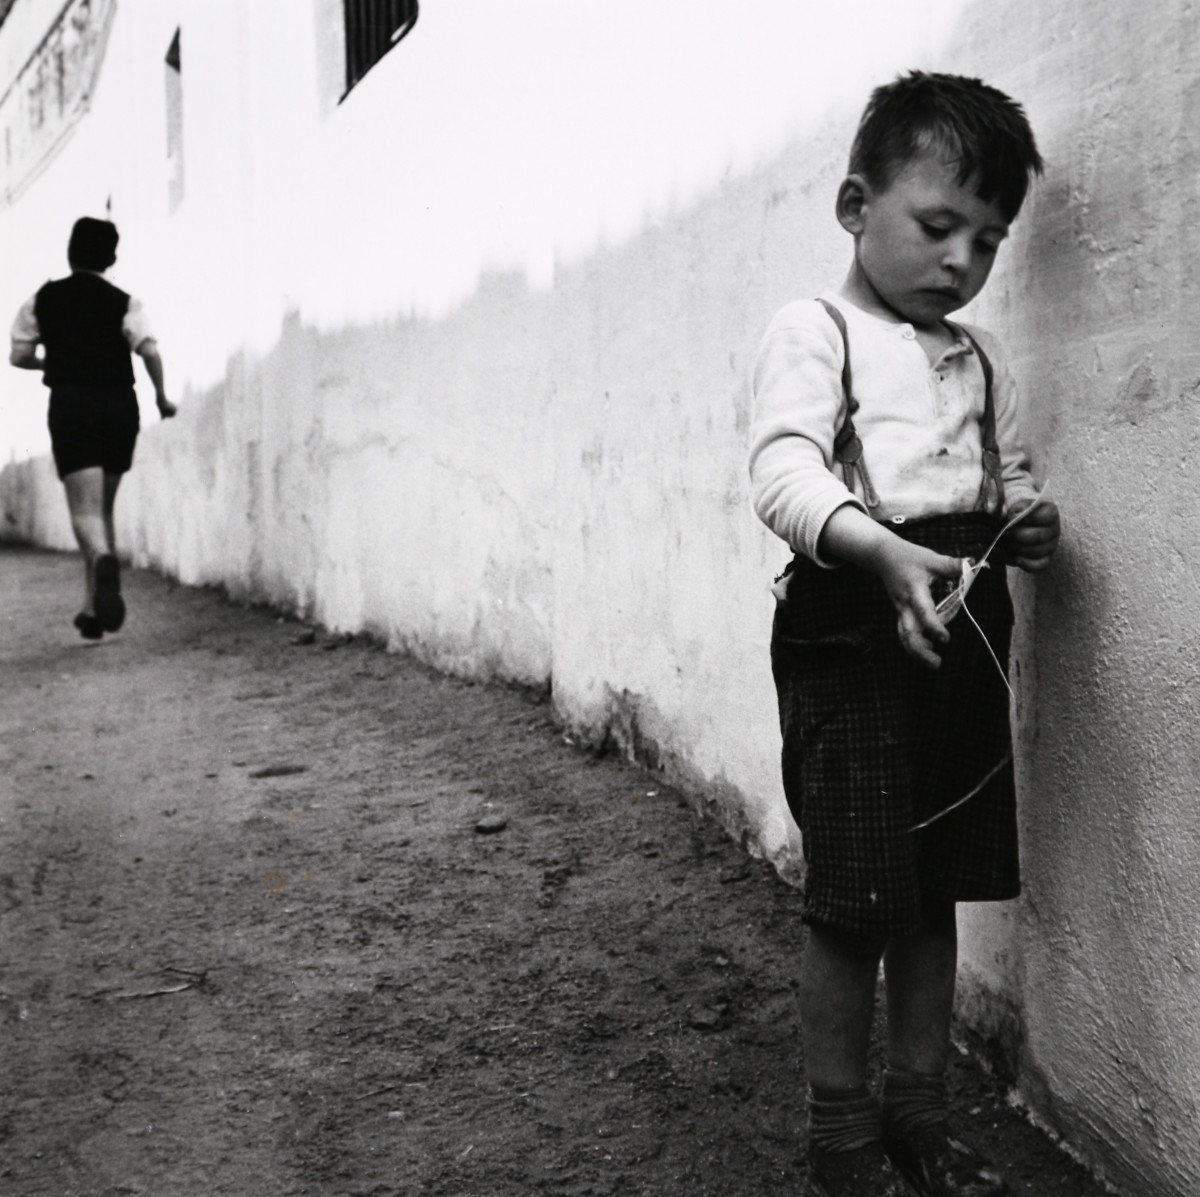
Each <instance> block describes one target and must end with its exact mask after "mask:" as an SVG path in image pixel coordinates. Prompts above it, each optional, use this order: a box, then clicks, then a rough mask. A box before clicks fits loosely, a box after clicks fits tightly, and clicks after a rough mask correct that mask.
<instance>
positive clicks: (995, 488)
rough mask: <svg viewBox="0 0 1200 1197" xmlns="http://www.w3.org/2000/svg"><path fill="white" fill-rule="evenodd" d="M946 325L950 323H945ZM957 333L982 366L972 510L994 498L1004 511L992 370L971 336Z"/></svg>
mask: <svg viewBox="0 0 1200 1197" xmlns="http://www.w3.org/2000/svg"><path fill="white" fill-rule="evenodd" d="M947 323H948V324H949V321H947ZM950 327H951V328H953V329H954V330H955V331H956V332H959V333H961V334H962V335H963V336H964V337H966V339H967V341H968V342H969V343H970V345H971V348H972V349H974V350H975V353H976V354H977V355H978V357H979V364H980V365H981V366H982V367H983V427H982V429H981V432H982V440H983V480H982V481H981V482H980V484H979V497H978V499H976V501H975V507H976V509H977V510H980V511H987V510H988V509H989V508H990V507H991V505H992V504H991V502H990V501H989V500H991V499H993V498H994V499H995V501H996V509H997V510H999V511H1003V510H1004V476H1003V472H1002V467H1001V461H1000V446H999V445H998V444H997V442H996V401H995V398H994V389H995V388H994V386H993V383H994V381H995V371H994V370H993V369H992V363H991V361H990V360H989V358H988V355H987V354H986V353H984V352H983V347H982V346H981V345H980V344H979V342H978V341H977V340H976V339H975V338H974V337H973V336H971V334H970V333H969V332H967V330H966V329H965V328H963V326H962V325H961V324H951V325H950Z"/></svg>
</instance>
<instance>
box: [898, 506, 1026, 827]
mask: <svg viewBox="0 0 1200 1197" xmlns="http://www.w3.org/2000/svg"><path fill="white" fill-rule="evenodd" d="M1045 494H1046V487H1045V486H1043V487H1042V489H1041V491H1040V492H1039V493H1038V496H1037V498H1036V499H1034V501H1033V502H1032V503H1030V504H1029V506H1028V507H1025V508H1022V510H1020V511H1019V512H1017V514H1016V515H1015V516H1013V518H1012V519H1010V520H1009V521H1008V523H1007V524H1005V525H1004V527H1003V528H1001V529H1000V531H999V532H997V533H996V536H995V539H994V540H993V541H992V543H991V544H990V545H988V547H987V552H985V553H984V554H983V556H982V557H980V559H979V562H978V564H977V565H973V566H972V573H971V581H970V582H968V581H967V580H966V578H965V577H964V578H963V580H962V581H961V582H960V583H959V584H958V589H960V590H961V591H962V594H961V596H960V607H959V610H961V611H965V612H966V615H967V618H968V619H969V620H970V621H971V625H972V626H973V627H974V628H975V630H976V631H977V632H978V633H979V638H980V639H981V640H982V641H983V646H984V648H986V649H987V650H988V656H990V657H991V658H992V661H993V663H994V664H995V666H996V672H997V673H999V674H1000V680H1001V681H1002V682H1003V683H1004V688H1005V689H1006V690H1007V691H1008V693H1009V697H1010V698H1011V699H1012V700H1013V701H1014V702H1016V699H1017V696H1016V694H1015V693H1014V691H1013V688H1012V685H1011V684H1010V682H1009V680H1008V674H1007V673H1005V672H1004V666H1003V665H1001V664H1000V658H999V657H997V656H996V651H995V649H993V648H992V644H991V641H990V640H988V638H987V634H986V633H985V632H984V630H983V628H981V627H980V626H979V623H978V621H977V620H976V618H975V616H974V615H972V614H971V609H970V608H969V607H968V606H967V591H968V590H970V588H971V583H973V582H974V581H975V578H976V577H978V575H979V573H980V571H981V570H982V569H983V568H984V566H986V565H987V559H988V557H990V556H991V553H992V550H993V549H994V548H995V547H996V546H997V545H998V544H999V543H1000V539H1001V537H1002V536H1003V535H1004V534H1005V532H1007V531H1008V530H1009V529H1010V528H1011V527H1013V526H1014V525H1015V524H1018V523H1020V521H1021V520H1023V519H1024V518H1025V517H1026V516H1027V515H1028V514H1029V513H1030V512H1031V511H1032V510H1033V509H1034V508H1035V507H1039V506H1041V504H1042V503H1044V502H1045V501H1046V500H1045V497H1044V496H1045ZM953 597H954V594H953V593H952V594H950V595H948V596H947V598H945V599H943V600H942V602H943V603H947V602H948V601H949V599H951V598H953ZM957 614H958V612H957V611H956V612H955V615H957ZM1011 760H1012V750H1011V749H1009V751H1008V752H1006V753H1005V754H1004V757H1003V758H1002V759H1001V761H1000V763H999V764H997V765H996V766H995V767H994V768H993V769H991V770H990V771H989V772H988V773H987V775H986V776H985V777H984V779H983V780H982V781H981V782H980V783H979V784H978V785H977V786H975V788H974V789H972V790H970V791H969V792H968V793H967V794H964V795H963V797H961V798H959V799H958V800H957V801H955V802H952V803H951V804H950V805H949V806H947V807H946V808H945V809H944V810H940V811H938V813H937V814H936V815H932V816H930V817H929V818H928V819H926V820H925V822H924V823H918V824H917V825H916V826H915V827H910V828H909V829H908V830H909V832H910V833H911V832H914V831H922V830H924V829H925V828H926V827H928V826H929V825H930V824H931V823H936V822H937V821H938V820H939V819H941V818H944V817H945V816H946V815H948V814H950V812H951V811H955V810H958V808H959V807H960V806H963V805H964V804H965V803H967V802H970V800H971V799H972V798H974V797H975V795H976V794H978V793H979V791H980V790H982V789H983V787H984V786H985V785H987V783H988V782H989V781H991V780H992V778H993V777H995V776H996V774H997V773H999V772H1000V770H1001V769H1003V768H1004V766H1005V765H1007V764H1008V762H1009V761H1011Z"/></svg>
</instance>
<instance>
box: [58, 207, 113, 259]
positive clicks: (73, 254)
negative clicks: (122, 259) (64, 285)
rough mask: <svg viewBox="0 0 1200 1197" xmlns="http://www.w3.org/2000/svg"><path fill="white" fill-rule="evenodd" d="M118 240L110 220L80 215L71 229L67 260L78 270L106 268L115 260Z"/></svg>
mask: <svg viewBox="0 0 1200 1197" xmlns="http://www.w3.org/2000/svg"><path fill="white" fill-rule="evenodd" d="M118 240H119V235H118V233H117V226H116V225H115V224H113V222H112V221H111V220H97V219H96V218H95V217H94V216H81V217H80V218H79V219H78V220H77V221H76V222H75V227H74V228H73V229H72V230H71V240H70V241H69V242H68V243H67V261H68V262H69V263H70V264H71V265H72V266H73V267H74V268H76V269H78V270H107V269H108V268H109V267H110V266H111V265H112V264H113V263H114V262H115V261H116V260H117V241H118Z"/></svg>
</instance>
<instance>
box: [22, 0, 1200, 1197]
mask: <svg viewBox="0 0 1200 1197" xmlns="http://www.w3.org/2000/svg"><path fill="white" fill-rule="evenodd" d="M956 21H957V24H956V26H955V30H954V34H953V37H951V38H950V40H949V41H948V42H947V43H945V44H944V46H943V48H942V49H941V50H940V51H939V52H938V55H937V61H936V63H935V64H934V65H937V66H939V67H942V68H946V69H953V70H957V71H964V72H968V73H978V74H981V75H983V76H984V77H986V78H988V79H989V80H991V81H992V82H995V83H996V84H997V85H999V86H1001V87H1004V88H1005V89H1006V90H1009V91H1011V92H1012V93H1013V94H1014V95H1017V96H1019V97H1020V98H1021V99H1022V100H1023V101H1024V102H1025V103H1026V106H1027V108H1028V110H1029V113H1030V116H1031V118H1032V120H1033V123H1034V125H1035V128H1036V129H1037V130H1038V132H1039V137H1040V140H1041V144H1042V148H1043V150H1044V152H1045V154H1046V157H1047V160H1048V163H1049V168H1048V172H1047V176H1046V179H1045V180H1044V181H1043V182H1042V183H1041V185H1040V186H1039V187H1038V188H1037V189H1036V191H1035V193H1034V195H1033V197H1032V199H1031V201H1030V204H1029V206H1028V208H1027V210H1026V212H1025V213H1023V214H1022V217H1021V219H1020V221H1019V222H1018V225H1017V226H1016V229H1015V231H1014V237H1013V238H1012V240H1011V242H1010V244H1009V245H1007V246H1006V247H1005V250H1004V253H1003V260H1002V264H1001V265H1000V266H999V267H998V268H997V271H996V275H995V277H994V279H993V281H992V283H991V284H990V285H989V288H988V291H987V292H985V295H984V297H983V298H982V299H981V300H980V302H979V303H978V304H977V305H976V308H975V310H974V311H973V312H971V313H968V315H969V316H971V317H972V318H975V319H977V320H978V321H979V322H980V323H983V324H985V325H987V326H989V327H991V328H992V329H993V330H994V331H996V332H997V333H998V334H999V335H1000V336H1001V337H1002V338H1003V339H1004V341H1005V342H1006V344H1007V345H1008V346H1009V349H1010V353H1011V355H1012V357H1013V362H1014V367H1015V369H1016V373H1017V375H1018V378H1019V379H1020V381H1021V383H1022V386H1023V389H1024V392H1025V396H1026V401H1027V404H1028V411H1029V420H1030V422H1031V427H1032V428H1033V430H1034V433H1035V444H1036V460H1037V465H1038V468H1039V470H1040V471H1041V472H1042V473H1043V474H1044V476H1046V477H1047V479H1048V481H1049V484H1050V487H1051V493H1052V495H1053V496H1054V497H1055V498H1056V500H1057V501H1058V503H1059V505H1060V507H1061V508H1062V511H1063V517H1064V527H1065V531H1064V542H1063V548H1062V551H1061V553H1060V556H1059V559H1058V560H1057V562H1056V564H1055V566H1054V568H1053V570H1052V571H1050V572H1049V573H1047V574H1046V575H1044V576H1043V577H1042V578H1041V579H1039V581H1038V583H1037V584H1036V586H1034V585H1030V584H1028V582H1027V580H1025V579H1020V578H1017V579H1014V585H1015V588H1016V590H1017V594H1018V607H1019V613H1020V625H1019V628H1018V636H1017V645H1016V652H1015V664H1014V675H1015V676H1014V680H1015V682H1016V691H1017V699H1016V709H1015V714H1016V723H1017V731H1018V774H1019V781H1020V789H1021V819H1022V834H1023V851H1024V876H1025V886H1026V889H1025V895H1024V897H1023V898H1022V900H1021V901H1020V902H1019V903H1017V904H1014V905H1013V906H1011V907H1009V908H1006V909H996V910H992V909H983V908H978V909H968V910H967V911H966V912H965V914H964V920H963V922H964V934H963V940H964V943H963V957H964V959H963V974H964V981H965V984H964V987H963V989H964V998H963V1007H962V1008H963V1012H964V1014H966V1015H967V1016H968V1017H969V1018H970V1019H971V1020H972V1021H973V1022H974V1023H975V1024H976V1025H978V1026H980V1027H981V1028H982V1029H984V1030H985V1031H986V1032H990V1033H993V1034H998V1035H1001V1036H1002V1038H1003V1040H1004V1042H1005V1044H1006V1045H1007V1047H1008V1049H1009V1050H1010V1052H1011V1053H1012V1056H1013V1059H1014V1060H1015V1062H1016V1063H1017V1065H1018V1067H1019V1075H1020V1089H1021V1092H1022V1093H1023V1094H1024V1095H1025V1098H1026V1099H1027V1100H1028V1101H1029V1103H1030V1104H1031V1106H1032V1108H1033V1109H1034V1111H1035V1112H1036V1113H1037V1114H1038V1116H1040V1117H1042V1118H1044V1119H1046V1120H1048V1121H1050V1122H1051V1123H1052V1124H1053V1125H1054V1126H1056V1127H1057V1128H1058V1129H1059V1130H1061V1131H1062V1132H1063V1133H1064V1135H1065V1137H1066V1138H1067V1140H1068V1141H1069V1142H1070V1143H1072V1144H1073V1145H1074V1147H1075V1148H1076V1149H1077V1150H1079V1151H1080V1152H1082V1153H1083V1154H1084V1155H1085V1157H1086V1158H1087V1159H1089V1160H1090V1161H1091V1162H1092V1163H1093V1164H1094V1165H1095V1166H1096V1167H1098V1168H1099V1169H1101V1170H1102V1171H1103V1172H1104V1173H1105V1174H1106V1175H1107V1176H1109V1177H1110V1178H1111V1179H1112V1180H1113V1181H1114V1182H1116V1183H1117V1184H1118V1185H1119V1186H1120V1187H1121V1188H1122V1190H1123V1191H1124V1192H1127V1193H1129V1194H1137V1195H1139V1197H1140V1195H1141V1194H1153V1195H1154V1197H1157V1195H1158V1194H1162V1195H1164V1197H1185V1195H1189V1197H1190V1195H1192V1194H1195V1193H1196V1192H1197V1191H1200V1147H1198V1146H1197V1144H1198V1143H1200V1135H1198V1134H1197V1131H1198V1130H1200V1110H1198V1108H1197V1100H1198V1088H1197V1082H1196V1080H1195V1078H1196V1077H1197V1076H1200V1013H1198V1012H1200V1000H1198V999H1200V982H1198V979H1197V978H1198V971H1197V970H1198V968H1200V956H1198V951H1200V949H1198V946H1197V945H1198V943H1200V941H1198V940H1197V937H1196V935H1195V932H1194V929H1195V927H1196V926H1197V925H1198V923H1200V885H1198V884H1197V882H1196V880H1195V879H1196V877H1197V876H1200V820H1198V816H1197V814H1196V810H1197V804H1196V802H1195V795H1194V789H1195V780H1194V779H1195V778H1196V777H1197V776H1198V775H1200V730H1198V729H1200V722H1198V721H1197V719H1196V713H1197V711H1196V708H1197V704H1198V701H1200V683H1198V681H1197V679H1198V678H1200V670H1198V668H1197V666H1198V664H1200V630H1198V628H1200V625H1198V624H1197V620H1196V614H1195V613H1196V610H1197V594H1198V592H1200V575H1198V573H1197V569H1196V567H1195V566H1194V564H1193V563H1194V562H1195V561H1197V560H1200V514H1198V513H1200V505H1198V504H1197V502H1196V491H1197V484H1196V481H1195V473H1194V469H1193V465H1194V463H1195V461H1196V459H1197V452H1198V449H1200V424H1198V421H1197V399H1198V398H1200V351H1198V350H1197V340H1196V335H1195V334H1196V331H1197V318H1196V313H1197V312H1200V295H1198V293H1197V291H1198V284H1197V279H1198V278H1200V260H1198V259H1200V241H1197V239H1196V238H1195V236H1194V230H1195V229H1196V228H1197V227H1200V187H1198V185H1197V179H1200V132H1198V130H1200V120H1198V119H1197V117H1200V111H1198V107H1200V85H1198V83H1197V71H1196V67H1195V64H1194V62H1193V57H1194V55H1193V50H1194V47H1195V46H1196V45H1197V44H1200V42H1198V36H1200V23H1198V21H1200V18H1198V16H1197V13H1196V11H1195V10H1194V9H1193V8H1192V7H1191V6H1189V5H1187V4H1185V3H1183V2H1182V0H1180V2H1176V3H1164V4H1159V5H1156V6H1153V7H1147V6H1138V5H1134V4H1133V3H1132V2H1122V3H1120V4H1118V5H1116V6H1115V7H1110V8H1109V9H1106V10H1105V19H1104V20H1098V19H1096V13H1095V10H1094V9H1092V8H1089V7H1087V6H1085V5H1084V4H1083V3H1082V0H1074V2H1064V3H1061V4H1057V5H1054V6H1047V5H1044V4H1042V3H1039V2H1037V0H1020V2H1019V3H1017V4H1016V5H1009V6H1005V7H1003V8H998V7H997V6H987V5H977V6H974V7H970V8H968V9H966V10H965V11H964V12H963V13H961V14H959V15H958V17H957V18H956ZM855 116H856V113H855V111H854V110H853V109H852V108H850V107H847V106H844V105H834V106H832V107H831V109H830V111H829V114H828V118H827V120H826V122H825V123H824V126H823V127H821V128H818V129H817V130H815V131H812V130H810V131H808V132H806V133H804V135H803V136H798V137H797V138H796V139H794V140H793V142H792V143H791V144H790V145H789V146H788V147H787V149H786V150H785V151H784V152H782V153H781V154H780V155H778V156H777V157H776V158H775V159H774V160H773V161H771V162H769V163H767V164H764V165H763V166H762V167H760V168H759V169H757V170H750V171H743V172H740V173H737V174H732V173H731V174H730V175H728V176H727V177H726V179H725V180H724V182H722V183H721V184H720V185H719V186H715V187H713V188H712V189H710V190H709V192H708V193H707V194H706V195H705V196H704V197H702V198H701V199H700V200H698V201H697V202H695V203H692V204H688V205H681V206H680V207H679V208H678V209H677V210H676V211H674V212H672V213H669V214H667V215H665V216H663V217H661V218H656V219H655V220H654V221H653V222H652V223H649V224H648V225H647V227H645V228H644V229H643V230H642V231H641V232H640V233H638V234H637V235H635V236H633V237H631V238H628V239H626V240H624V241H622V242H621V243H619V244H617V245H614V246H611V247H609V248H606V249H601V250H598V251H597V252H595V253H594V254H592V255H590V256H589V257H588V258H587V259H586V260H583V261H580V262H578V263H576V264H573V265H562V264H560V267H559V269H558V270H557V272H556V276H555V284H554V287H553V289H552V290H547V291H540V292H531V291H529V289H528V288H527V287H526V285H525V283H524V281H523V279H522V278H521V277H520V276H516V275H506V274H503V273H496V274H491V275H487V276H485V277H484V278H483V280H482V281H481V283H480V286H479V287H478V289H477V290H476V292H475V293H474V295H473V296H472V297H471V298H470V299H469V300H468V301H467V302H465V303H463V304H461V305H460V306H458V307H456V308H455V309H454V310H453V311H451V312H450V313H449V314H448V315H445V316H442V317H438V318H436V319H426V320H421V319H415V318H389V319H381V320H380V321H378V322H376V323H363V322H361V321H356V322H347V323H346V324H345V325H344V326H342V327H335V328H331V327H329V323H328V321H325V322H324V324H323V326H322V328H317V327H315V326H314V324H313V323H312V322H310V321H308V320H306V319H305V318H304V317H303V316H300V315H297V316H293V317H289V318H288V319H286V320H285V321H284V323H283V325H282V327H281V328H280V330H279V335H278V338H277V340H276V341H275V343H274V345H273V346H272V347H270V348H268V349H265V350H261V351H257V352H252V351H249V350H246V351H237V352H231V355H230V357H229V360H228V365H227V368H226V371H225V376H224V378H223V379H221V380H220V381H218V382H216V383H213V384H211V385H209V384H205V385H204V386H203V387H199V388H194V389H192V390H190V391H188V392H187V393H185V394H184V395H182V396H181V398H182V401H183V402H182V408H183V410H182V412H181V415H180V417H179V418H178V419H177V420H176V421H174V422H173V423H172V424H170V425H166V426H161V427H159V426H154V427H150V428H148V429H147V431H146V433H145V434H144V436H143V439H142V441H141V444H140V446H139V450H138V458H137V462H136V466H135V469H134V471H133V472H132V474H131V475H130V476H129V478H128V480H127V481H126V483H125V484H124V486H123V489H122V492H121V495H120V498H119V503H118V516H119V521H118V531H119V537H120V539H121V542H122V544H123V545H124V546H125V548H126V550H127V551H128V552H130V553H131V555H132V556H133V558H134V560H135V561H137V562H138V563H139V564H146V565H152V566H155V567H157V568H161V569H164V570H166V571H168V572H170V573H172V574H175V575H177V576H178V577H180V578H181V579H182V580H183V581H185V582H191V583H220V584H223V585H225V586H227V587H228V588H229V589H230V590H232V591H233V592H234V593H239V594H244V595H247V596H252V597H255V598H265V599H269V600H270V601H273V602H277V603H280V604H282V605H285V606H287V607H290V608H292V609H295V610H297V611H300V612H302V613H304V614H306V615H308V616H311V617H313V618H317V619H320V620H322V621H323V622H325V623H326V624H328V625H329V626H331V627H333V628H338V629H346V630H358V629H367V630H370V631H372V632H374V633H376V634H378V635H380V636H382V637H384V638H386V639H387V640H388V642H389V643H391V644H392V645H394V646H395V647H398V648H404V649H407V650H410V651H413V652H416V653H417V654H418V655H420V656H422V657H423V658H425V659H427V660H429V661H432V662H434V663H436V664H438V665H439V666H442V667H444V668H448V669H452V670H455V671H457V672H462V673H466V674H471V675H475V676H501V677H506V678H513V679H517V680H521V681H526V682H530V683H534V684H549V685H550V686H551V687H552V691H553V696H554V701H555V704H556V706H557V708H558V710H559V712H560V713H561V714H562V716H563V718H564V720H565V721H566V722H567V723H569V724H570V725H571V726H572V727H574V728H575V729H576V730H577V731H578V732H579V733H580V734H581V735H583V736H585V737H590V738H593V739H599V738H601V737H603V736H605V735H614V736H616V737H617V738H618V739H619V740H621V741H623V742H624V743H625V744H626V745H627V746H629V747H630V748H631V749H636V750H637V751H638V752H639V753H640V754H641V756H642V757H643V759H646V760H648V761H650V762H651V763H655V764H658V765H660V766H661V767H663V768H665V769H668V770H669V771H671V772H672V773H673V774H674V775H675V776H677V777H679V778H681V779H683V780H684V781H686V782H687V783H688V784H690V785H691V786H692V787H693V788H694V790H695V792H696V793H698V794H700V795H703V796H705V797H706V798H707V799H708V800H710V801H711V803H712V804H713V807H714V809H715V810H716V811H717V812H718V813H719V815H720V816H721V817H722V818H723V819H724V820H725V821H726V823H727V824H728V825H729V827H730V829H731V830H732V831H733V832H734V833H735V834H737V835H740V836H742V837H743V838H744V841H745V843H746V845H747V847H748V848H750V849H751V850H753V851H756V852H760V853H763V854H765V855H767V856H768V857H770V858H771V859H772V860H774V861H775V862H776V863H777V864H778V865H779V866H780V867H781V868H782V869H784V870H785V871H787V872H789V873H791V874H793V875H795V874H797V873H798V871H799V844H798V841H797V839H796V837H795V834H794V832H793V830H792V829H791V825H790V823H789V821H788V818H787V816H786V812H785V809H784V806H783V803H782V797H781V793H780V787H779V782H778V777H777V765H776V762H777V753H778V733H777V730H776V723H775V712H774V696H773V693H772V690H771V684H770V677H769V670H768V667H767V641H768V635H769V624H770V617H771V605H772V600H771V597H770V595H769V593H768V589H767V588H768V586H769V584H770V581H771V577H772V575H773V573H774V572H776V570H777V569H778V567H779V566H780V564H781V563H782V561H783V560H784V559H785V557H786V553H785V551H784V549H783V546H781V545H780V544H778V543H776V542H774V541H773V540H772V538H771V537H770V536H769V534H767V533H766V532H765V530H763V529H761V528H759V527H758V526H757V525H756V524H755V521H754V520H753V517H752V516H751V514H750V511H749V499H748V487H747V481H746V474H745V438H746V431H747V427H748V421H749V418H750V407H749V396H748V394H747V388H746V378H747V373H748V369H749V365H750V361H751V357H752V354H753V352H754V349H755V346H756V343H757V339H758V337H759V335H760V332H761V329H762V328H763V326H764V325H765V323H766V321H767V319H768V318H769V317H770V315H771V314H772V312H773V311H774V310H775V309H776V308H777V307H778V306H780V305H781V304H782V303H784V302H786V301H787V300H789V299H791V298H794V297H795V296H796V295H799V294H811V293H812V292H813V291H815V290H817V289H819V288H820V287H821V286H823V285H825V284H826V283H827V282H829V281H830V280H834V281H836V279H837V278H838V277H840V274H841V273H842V271H843V270H844V268H845V262H846V255H847V252H848V246H847V245H846V244H845V243H844V238H843V235H842V234H841V233H840V230H838V229H837V228H836V225H834V223H833V221H832V216H831V204H832V195H833V192H834V190H835V188H836V185H837V181H838V179H839V177H840V170H841V168H842V159H843V153H844V147H845V145H846V144H847V142H848V139H849V135H850V132H851V130H852V126H853V121H854V118H855ZM166 348H167V349H168V351H169V345H168V346H166ZM0 495H2V497H3V501H4V506H5V513H6V521H7V522H6V525H5V528H6V530H7V532H8V533H10V534H14V535H17V534H19V535H25V536H29V537H31V538H33V539H35V540H38V541H39V542H41V543H49V544H57V545H60V546H67V545H69V544H70V531H69V527H68V526H67V523H66V520H65V512H64V510H63V506H62V499H61V493H60V492H59V489H58V487H57V484H56V483H55V481H54V478H53V475H52V472H51V471H50V469H49V466H48V463H47V462H46V461H45V459H40V460H36V461H32V462H26V463H20V464H15V465H10V466H9V467H7V468H6V469H5V471H4V472H3V474H2V475H0Z"/></svg>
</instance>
